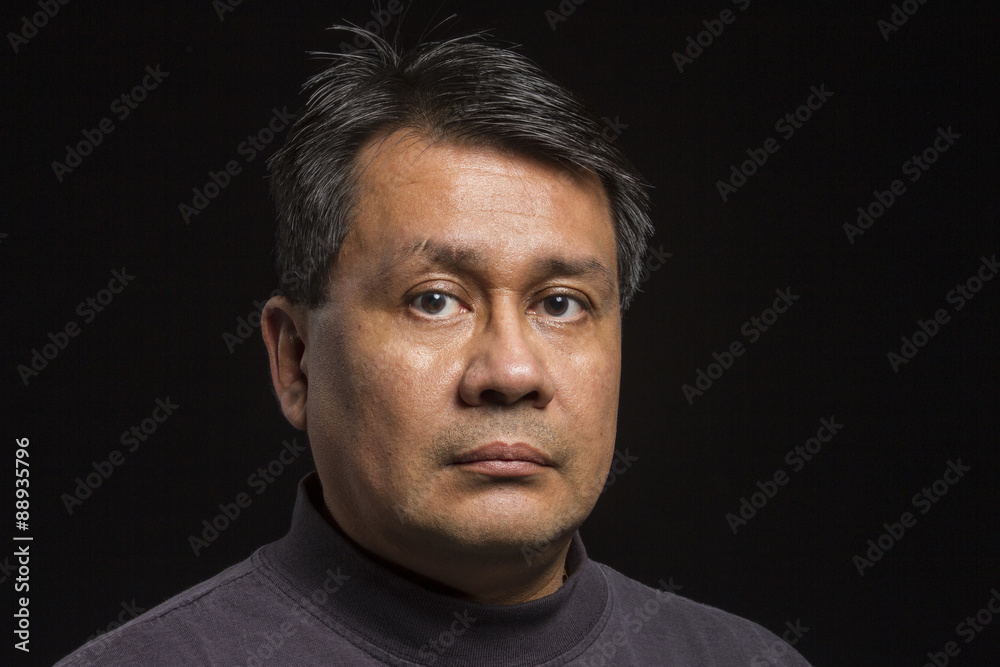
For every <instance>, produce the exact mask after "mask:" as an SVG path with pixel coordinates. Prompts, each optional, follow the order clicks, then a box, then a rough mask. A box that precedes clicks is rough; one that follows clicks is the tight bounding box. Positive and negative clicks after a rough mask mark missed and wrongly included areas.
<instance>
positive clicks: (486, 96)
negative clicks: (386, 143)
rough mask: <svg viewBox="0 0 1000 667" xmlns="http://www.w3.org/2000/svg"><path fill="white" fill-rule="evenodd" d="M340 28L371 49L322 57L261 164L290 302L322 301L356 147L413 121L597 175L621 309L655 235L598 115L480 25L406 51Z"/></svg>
mask: <svg viewBox="0 0 1000 667" xmlns="http://www.w3.org/2000/svg"><path fill="white" fill-rule="evenodd" d="M335 27H336V28H340V29H343V30H347V31H350V32H353V33H355V34H357V35H359V36H361V37H362V38H364V39H367V40H368V42H369V44H370V48H365V49H363V50H359V51H355V52H353V53H343V54H319V55H322V56H326V57H329V58H330V59H331V60H332V61H333V63H332V64H331V65H330V66H329V67H327V68H326V69H325V70H323V71H322V72H320V73H319V74H317V75H315V76H313V77H312V78H311V79H309V80H308V81H307V82H306V84H305V86H304V89H305V90H309V91H310V96H309V99H308V101H307V103H306V105H305V108H304V109H303V110H302V112H301V113H300V114H299V116H298V119H297V120H296V122H295V124H294V125H293V127H292V129H291V130H290V132H289V135H288V139H287V141H286V142H285V145H284V146H283V147H282V148H281V150H279V151H278V152H277V153H275V154H274V155H273V156H272V157H271V159H270V160H269V161H268V168H269V172H270V176H271V195H272V197H273V199H274V203H275V206H276V209H277V217H278V228H277V233H276V239H275V240H276V244H275V245H276V264H277V270H278V274H279V275H280V276H281V278H280V289H281V290H282V292H284V294H285V295H286V296H287V297H288V298H290V299H292V300H293V301H296V302H305V303H306V304H307V305H308V307H310V308H316V307H319V306H321V305H323V304H324V303H325V302H326V298H327V297H326V295H327V288H328V286H329V285H328V283H329V280H330V278H329V267H330V266H332V265H333V263H334V262H336V258H337V253H338V250H339V248H340V245H341V243H342V242H343V240H344V237H345V236H346V234H347V232H348V229H349V227H350V223H351V219H352V214H353V209H354V207H355V205H356V203H357V201H358V194H359V192H358V191H359V179H360V175H361V174H360V172H361V171H362V168H361V166H360V165H359V163H358V156H359V153H360V151H361V149H362V147H363V146H365V145H366V144H367V143H368V142H369V141H370V140H372V139H374V138H376V137H380V136H384V135H388V134H390V133H392V132H393V131H395V130H400V129H408V130H411V131H415V132H416V133H417V134H418V135H421V136H424V137H426V138H427V139H429V140H431V141H445V142H452V143H456V144H459V145H475V146H483V147H490V148H494V149H497V150H500V151H503V152H508V153H513V154H516V155H522V156H525V157H530V158H535V159H540V160H542V161H546V162H548V163H551V164H555V165H557V166H559V167H562V168H564V169H565V170H567V172H568V173H570V174H579V173H580V172H581V171H582V172H590V173H592V174H596V175H597V176H598V177H599V179H600V181H601V184H602V186H603V187H604V191H605V195H606V197H607V200H608V203H609V206H610V209H611V211H610V212H611V217H612V224H613V225H614V230H615V240H616V246H617V261H618V289H619V293H618V296H619V304H620V307H621V309H622V310H623V311H624V310H625V309H627V308H628V306H629V304H630V303H631V301H632V297H633V296H634V294H635V292H636V290H637V289H638V287H639V283H640V276H641V275H642V272H643V267H642V262H643V259H644V257H645V253H646V244H647V242H648V240H649V238H650V237H651V236H652V234H653V226H652V224H651V223H650V221H649V215H648V210H649V195H648V194H647V191H646V189H647V185H646V183H645V181H644V180H643V179H642V177H641V176H640V175H639V173H638V172H637V170H636V169H635V168H634V167H633V166H632V163H631V162H630V161H629V160H628V158H627V157H626V156H625V154H624V152H623V151H622V150H621V148H620V147H619V146H617V145H616V144H614V143H613V140H612V141H608V140H607V139H605V138H604V137H602V130H604V128H605V126H604V124H603V123H602V121H601V119H600V118H599V117H598V116H597V115H596V114H595V113H593V112H591V111H590V110H588V109H587V107H586V106H585V105H584V104H583V103H582V101H581V100H579V99H578V98H577V97H576V95H574V94H573V93H572V92H571V91H570V90H568V89H567V88H565V87H563V86H562V85H560V84H558V83H556V82H555V81H554V80H553V79H551V78H550V77H549V76H548V75H546V74H545V73H544V72H543V71H542V70H541V69H540V68H539V67H538V66H537V65H535V64H534V63H533V62H532V61H531V60H529V59H528V58H527V57H525V56H524V55H521V54H519V53H517V52H515V51H513V50H511V49H509V48H504V47H501V46H499V45H497V44H495V43H492V42H490V41H489V40H488V39H487V38H486V36H485V35H484V34H482V33H477V34H473V35H468V36H463V37H457V38H452V39H447V40H443V41H437V42H425V43H422V44H420V45H418V46H417V47H416V48H414V49H413V50H410V51H407V52H404V53H401V52H399V50H397V49H396V48H395V47H394V46H392V45H391V44H390V43H389V42H388V41H386V40H385V39H383V38H382V37H380V36H379V35H378V34H376V33H373V32H371V31H367V30H363V29H361V28H356V27H353V26H335Z"/></svg>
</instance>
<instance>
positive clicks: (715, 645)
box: [598, 563, 808, 667]
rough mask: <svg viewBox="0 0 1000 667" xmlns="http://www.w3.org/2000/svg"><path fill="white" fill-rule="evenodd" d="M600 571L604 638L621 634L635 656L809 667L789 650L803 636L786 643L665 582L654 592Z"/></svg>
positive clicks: (612, 572)
mask: <svg viewBox="0 0 1000 667" xmlns="http://www.w3.org/2000/svg"><path fill="white" fill-rule="evenodd" d="M598 566H599V567H600V569H601V571H602V573H603V574H604V576H605V578H606V579H607V581H608V586H609V588H610V590H611V599H612V612H611V616H610V619H609V623H608V629H607V630H606V631H605V632H604V633H602V635H607V636H611V637H613V636H614V634H613V633H614V632H617V633H619V636H618V641H619V642H620V643H622V644H624V643H625V642H628V644H629V645H630V647H632V650H635V651H639V652H648V653H646V655H648V656H651V655H653V654H656V655H659V656H660V657H661V658H663V659H664V660H663V662H662V663H661V664H675V661H676V664H688V665H716V664H718V665H730V664H743V665H751V666H753V667H755V666H757V665H787V666H789V667H801V666H806V667H807V666H808V663H807V662H806V661H805V659H804V658H802V657H801V656H800V655H799V654H798V653H797V652H796V651H795V649H793V648H791V646H792V644H794V643H796V642H797V641H798V639H799V637H800V636H801V635H799V637H796V636H794V635H793V636H791V637H789V638H788V640H787V641H786V640H783V639H782V638H781V637H778V636H777V635H775V634H774V633H773V632H771V631H770V630H767V629H766V628H764V627H762V626H760V625H758V624H757V623H754V622H753V621H750V620H748V619H745V618H742V617H740V616H737V615H735V614H732V613H729V612H727V611H723V610H722V609H718V608H716V607H712V606H710V605H707V604H703V603H700V602H695V601H694V600H691V599H689V598H686V597H683V596H681V595H678V594H677V593H675V592H672V591H671V590H670V589H671V588H674V587H673V586H672V584H671V582H662V585H663V587H664V589H666V590H661V589H655V588H651V587H649V586H646V585H645V584H642V583H640V582H638V581H635V580H634V579H630V578H629V577H626V576H625V575H623V574H621V573H620V572H617V571H616V570H614V569H612V568H610V567H608V566H606V565H601V564H599V563H598ZM786 634H787V633H786ZM668 656H669V657H668ZM642 664H646V663H642Z"/></svg>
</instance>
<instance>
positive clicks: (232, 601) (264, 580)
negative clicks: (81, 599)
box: [56, 551, 295, 667]
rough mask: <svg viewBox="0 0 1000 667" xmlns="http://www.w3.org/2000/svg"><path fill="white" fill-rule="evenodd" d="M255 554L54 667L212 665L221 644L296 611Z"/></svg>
mask: <svg viewBox="0 0 1000 667" xmlns="http://www.w3.org/2000/svg"><path fill="white" fill-rule="evenodd" d="M259 553H260V552H259V551H258V553H256V554H254V555H253V556H251V557H250V558H248V559H246V560H244V561H242V562H240V563H237V564H236V565H233V566H231V567H229V568H227V569H226V570H223V571H222V572H220V573H219V574H217V575H215V576H214V577H212V578H211V579H208V580H206V581H203V582H201V583H200V584H197V585H196V586H193V587H192V588H189V589H187V590H186V591H184V592H182V593H180V594H178V595H175V596H174V597H172V598H170V599H169V600H166V601H164V602H162V603H160V604H159V605H157V606H156V607H153V608H152V609H150V610H149V611H147V612H145V613H143V614H142V615H140V616H138V617H137V618H134V619H132V620H131V621H129V622H128V623H125V624H124V625H122V626H121V627H119V628H115V629H114V630H112V631H110V632H108V633H106V634H103V635H101V636H99V637H97V638H95V639H94V640H92V641H90V642H88V643H87V644H84V645H83V646H81V647H80V648H79V649H77V650H76V651H74V652H73V653H71V654H70V655H68V656H66V657H65V658H63V659H62V660H60V661H59V662H58V663H56V665H57V667H82V666H84V665H132V664H137V663H136V661H137V660H138V659H140V657H141V661H142V664H144V665H178V664H215V662H216V658H218V657H219V656H218V655H217V654H216V653H217V652H223V651H224V652H226V653H229V648H228V647H227V646H225V643H226V642H225V641H220V640H221V639H223V638H226V639H228V638H233V637H237V636H240V635H246V634H247V628H249V627H254V626H255V625H256V624H259V627H268V626H270V625H271V623H270V622H269V621H270V620H271V618H272V617H274V616H275V615H276V614H277V615H281V613H282V608H284V610H285V612H286V613H287V614H291V613H292V612H293V610H294V608H295V605H294V602H293V601H292V599H291V598H289V597H287V595H285V594H284V593H282V592H281V591H280V589H279V588H278V587H276V586H275V585H274V584H273V583H272V581H271V579H270V577H269V576H268V575H267V573H265V572H264V567H263V565H262V563H261V560H260V556H259ZM265 602H266V604H264V603H265ZM283 602H284V603H283ZM244 639H246V640H249V642H250V643H252V642H253V639H252V638H249V637H244ZM213 647H215V648H213ZM229 658H230V659H232V655H231V654H230V655H229Z"/></svg>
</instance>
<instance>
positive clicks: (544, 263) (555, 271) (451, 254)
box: [376, 239, 617, 294]
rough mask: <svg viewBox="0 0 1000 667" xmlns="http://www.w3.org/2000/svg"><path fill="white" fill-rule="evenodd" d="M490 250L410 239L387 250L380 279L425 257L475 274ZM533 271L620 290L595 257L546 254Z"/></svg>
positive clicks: (542, 275) (463, 271)
mask: <svg viewBox="0 0 1000 667" xmlns="http://www.w3.org/2000/svg"><path fill="white" fill-rule="evenodd" d="M487 256H488V253H486V252H483V251H482V250H481V249H479V248H471V247H468V246H461V245H453V244H448V243H439V242H437V241H432V240H430V239H425V240H423V241H416V240H415V241H411V242H410V243H407V244H406V245H404V246H402V247H400V248H397V249H396V250H395V251H389V252H387V253H386V254H385V255H384V256H383V257H382V261H381V262H380V264H379V267H378V273H377V274H376V275H377V276H378V280H379V282H383V281H385V280H387V279H388V276H389V274H390V273H391V272H392V271H393V269H394V268H395V267H396V266H398V265H399V264H402V263H404V262H406V261H408V260H410V259H412V258H414V257H419V258H423V259H425V260H426V261H428V262H429V263H431V264H434V265H437V266H440V267H443V268H445V269H448V270H451V271H454V272H456V273H474V272H475V270H476V268H477V267H478V266H481V265H483V264H485V263H486V258H487ZM531 271H532V273H533V274H535V275H538V276H541V277H545V278H552V277H556V276H563V277H571V276H578V277H583V278H587V277H593V278H596V279H597V280H598V282H599V283H600V284H601V286H602V287H603V288H604V289H606V290H607V291H608V293H609V294H615V293H616V292H617V286H616V283H615V275H614V274H613V273H612V272H611V271H610V270H609V269H608V268H607V267H606V266H605V265H604V264H603V263H602V262H601V261H600V260H599V259H597V258H596V257H583V258H579V259H575V258H572V259H571V258H565V257H543V258H539V259H536V260H535V261H534V262H532V265H531Z"/></svg>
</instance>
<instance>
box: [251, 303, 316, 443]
mask: <svg viewBox="0 0 1000 667" xmlns="http://www.w3.org/2000/svg"><path fill="white" fill-rule="evenodd" d="M305 324H306V312H305V308H304V307H303V306H300V305H298V304H296V303H293V302H292V301H290V300H289V299H287V298H285V297H283V296H274V297H271V298H270V299H269V300H268V302H267V304H266V305H265V306H264V310H263V311H262V312H261V322H260V331H261V333H262V334H263V336H264V345H266V346H267V354H268V356H269V357H270V359H271V382H272V383H273V384H274V393H275V395H276V396H277V397H278V403H280V404H281V411H282V412H283V413H284V414H285V419H287V420H288V423H290V424H291V425H292V426H294V427H295V428H297V429H299V430H302V431H304V430H306V393H307V391H308V389H309V378H308V377H307V376H306V373H307V369H306V364H305V361H306V359H305V356H306V355H305V353H306V344H305V340H304V339H303V335H304V334H305Z"/></svg>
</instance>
